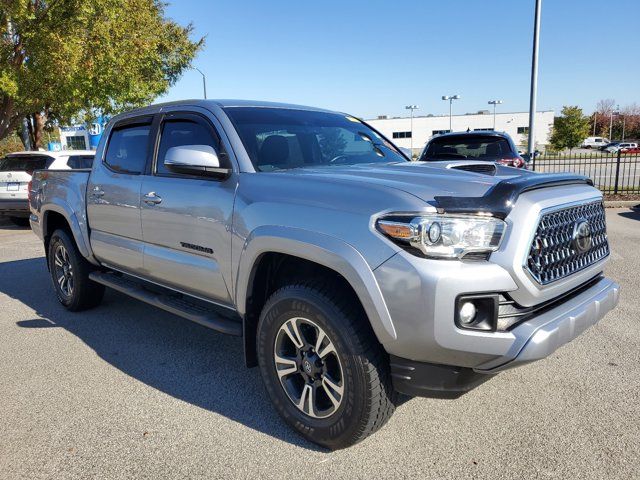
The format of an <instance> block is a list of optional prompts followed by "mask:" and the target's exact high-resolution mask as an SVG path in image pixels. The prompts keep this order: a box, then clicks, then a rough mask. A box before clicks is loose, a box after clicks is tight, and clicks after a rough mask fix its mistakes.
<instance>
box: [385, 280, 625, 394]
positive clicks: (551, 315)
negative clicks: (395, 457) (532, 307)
mask: <svg viewBox="0 0 640 480" xmlns="http://www.w3.org/2000/svg"><path fill="white" fill-rule="evenodd" d="M618 297H619V286H618V284H616V283H615V282H613V281H612V280H609V279H606V278H602V279H601V280H600V281H598V282H597V283H595V284H594V285H593V286H592V287H590V288H588V289H586V290H585V291H583V292H581V293H580V294H578V295H575V296H573V297H572V298H570V299H569V300H567V301H566V302H563V303H561V304H559V305H558V306H555V307H552V308H550V309H548V310H547V311H545V312H544V313H542V314H540V315H538V316H535V317H534V318H531V319H530V320H527V321H524V322H523V323H521V324H519V325H518V326H517V327H515V328H514V329H513V330H512V331H511V332H510V333H512V334H513V342H512V344H511V347H510V348H509V349H508V350H507V351H506V352H505V353H504V354H503V355H501V356H499V357H496V358H494V359H492V360H490V361H487V362H485V363H483V364H481V365H479V366H478V367H477V368H468V367H459V366H455V365H441V364H433V363H426V362H416V361H413V360H409V359H406V358H401V357H397V356H395V355H391V362H390V364H391V376H392V380H393V385H394V388H395V389H396V390H397V391H399V392H401V393H404V394H407V395H411V396H426V397H438V398H457V397H459V396H461V395H462V394H464V393H466V392H468V391H469V390H471V389H473V388H475V387H477V386H478V385H480V384H481V383H484V382H485V381H486V380H488V379H490V378H491V377H492V375H493V374H495V373H498V372H500V371H502V370H506V369H509V368H513V367H517V366H520V365H524V364H526V363H530V362H534V361H536V360H540V359H542V358H545V357H547V356H549V355H551V354H552V353H553V352H555V351H556V350H557V349H558V348H560V347H561V346H562V345H564V344H565V343H568V342H570V341H571V340H573V339H574V338H576V337H577V336H578V335H580V334H581V333H582V332H584V331H585V330H586V329H587V328H589V327H590V326H592V325H594V324H595V323H597V322H598V321H599V320H600V319H601V318H603V317H604V316H605V315H606V314H607V312H609V311H610V310H612V309H613V308H614V307H615V306H616V305H617V303H618ZM479 341H480V340H479Z"/></svg>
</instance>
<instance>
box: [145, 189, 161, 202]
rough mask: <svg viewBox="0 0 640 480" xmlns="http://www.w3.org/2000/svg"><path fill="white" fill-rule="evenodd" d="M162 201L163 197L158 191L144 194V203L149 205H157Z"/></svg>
mask: <svg viewBox="0 0 640 480" xmlns="http://www.w3.org/2000/svg"><path fill="white" fill-rule="evenodd" d="M160 202H162V197H161V196H160V195H158V194H157V193H156V192H149V193H147V194H146V195H145V196H144V203H146V204H147V205H157V204H159V203H160Z"/></svg>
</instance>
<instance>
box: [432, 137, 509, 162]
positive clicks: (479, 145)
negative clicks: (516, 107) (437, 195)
mask: <svg viewBox="0 0 640 480" xmlns="http://www.w3.org/2000/svg"><path fill="white" fill-rule="evenodd" d="M516 156H517V155H516V153H515V152H514V151H513V150H512V148H511V145H510V144H509V141H508V140H507V139H506V138H504V137H500V136H493V135H447V136H444V137H440V138H434V139H433V140H431V141H430V142H429V146H428V147H427V149H426V150H425V152H424V154H423V155H422V158H421V159H420V160H423V161H425V160H427V161H428V160H465V159H469V160H490V161H493V160H496V159H503V158H515V157H516Z"/></svg>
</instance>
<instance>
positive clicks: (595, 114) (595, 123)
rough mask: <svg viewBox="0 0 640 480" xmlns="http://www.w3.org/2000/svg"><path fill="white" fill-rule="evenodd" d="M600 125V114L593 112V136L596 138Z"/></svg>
mask: <svg viewBox="0 0 640 480" xmlns="http://www.w3.org/2000/svg"><path fill="white" fill-rule="evenodd" d="M597 124H598V112H593V136H594V137H595V136H596V125H597Z"/></svg>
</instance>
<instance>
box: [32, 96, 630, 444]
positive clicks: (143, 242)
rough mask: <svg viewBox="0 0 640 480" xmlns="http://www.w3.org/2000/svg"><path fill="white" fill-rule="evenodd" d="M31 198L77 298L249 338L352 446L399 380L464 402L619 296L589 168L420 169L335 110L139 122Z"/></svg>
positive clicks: (306, 421) (224, 108) (389, 407)
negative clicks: (557, 171) (112, 295)
mask: <svg viewBox="0 0 640 480" xmlns="http://www.w3.org/2000/svg"><path fill="white" fill-rule="evenodd" d="M29 202H30V210H31V216H30V221H31V226H32V228H33V231H34V232H35V233H36V234H37V235H38V236H39V237H40V238H42V240H43V242H44V246H45V251H46V255H47V260H48V267H49V272H50V275H51V279H52V281H53V286H54V288H55V292H56V295H57V297H58V299H59V300H60V302H61V303H62V304H63V305H64V306H65V307H66V308H68V309H69V310H71V311H80V310H83V309H86V308H90V307H95V306H97V305H98V304H99V303H100V301H101V299H102V296H103V293H104V288H105V287H109V288H112V289H114V290H117V291H119V292H122V293H124V294H126V295H129V296H131V297H134V298H136V299H138V300H141V301H143V302H147V303H149V304H151V305H153V306H155V307H158V308H161V309H164V310H167V311H169V312H172V313H174V314H176V315H178V316H180V317H183V318H186V319H189V320H192V321H195V322H198V323H200V324H202V325H204V326H206V327H210V328H212V329H214V330H217V331H219V332H223V333H227V334H232V335H237V336H240V337H242V339H243V342H244V350H245V358H246V363H247V365H248V366H256V365H257V366H259V367H260V371H261V374H262V378H263V380H264V384H265V386H266V391H267V392H268V395H269V396H270V397H271V399H272V401H273V404H274V406H275V409H276V410H277V411H278V413H279V414H280V415H281V416H282V417H283V418H284V420H286V421H287V422H288V423H289V424H290V425H292V426H293V428H295V429H296V430H297V431H299V432H300V433H301V434H302V435H304V436H305V437H307V438H308V439H310V440H312V441H314V442H317V443H318V444H321V445H324V446H326V447H329V448H333V449H335V448H342V447H346V446H349V445H352V444H354V443H355V442H357V441H359V440H362V439H363V438H365V437H366V436H368V435H369V434H371V433H373V432H375V431H376V430H377V429H379V428H380V427H381V426H382V425H383V424H384V423H385V422H386V421H387V420H388V418H389V417H390V416H391V414H392V413H393V411H394V408H395V406H396V402H397V398H398V393H403V394H407V395H412V396H444V397H456V396H459V395H461V394H463V393H464V392H466V391H468V390H470V389H472V388H474V387H475V386H477V385H479V384H480V383H482V382H483V381H485V380H487V379H488V378H490V377H491V376H492V375H493V374H495V373H497V372H500V371H501V370H505V369H508V368H512V367H515V366H518V365H522V364H525V363H528V362H532V361H535V360H539V359H541V358H544V357H546V356H548V355H549V354H551V353H552V352H553V351H555V350H556V349H557V348H558V347H560V346H561V345H563V344H564V343H566V342H569V341H571V340H572V339H574V338H576V337H577V336H578V335H579V334H580V333H581V332H583V331H584V330H585V329H586V328H588V327H589V326H591V325H593V324H594V323H596V322H597V321H598V320H600V319H601V318H602V317H603V316H604V315H605V314H606V313H607V312H608V311H610V310H611V309H613V308H614V307H615V305H616V303H617V301H618V285H617V284H616V283H614V282H613V281H611V280H609V279H607V278H605V277H604V276H603V269H604V267H605V264H606V263H607V260H608V258H609V244H608V241H607V232H606V225H605V213H604V208H603V203H602V196H601V194H600V192H599V191H598V190H596V189H595V188H594V187H593V186H592V183H591V182H590V181H589V179H587V178H585V177H581V176H575V175H541V174H536V173H532V172H528V171H523V170H517V169H514V168H510V167H506V166H502V165H496V164H492V163H487V162H469V161H443V162H429V163H424V162H410V161H408V160H407V158H406V157H404V156H403V154H402V153H401V152H400V151H399V150H398V149H397V148H396V147H395V146H394V145H393V144H392V143H391V142H389V140H387V139H386V138H385V137H384V136H383V135H381V134H380V133H379V132H377V131H375V130H374V129H373V128H371V127H370V126H368V125H367V124H366V123H364V122H362V121H360V120H358V119H357V118H354V117H352V116H350V115H346V114H343V113H336V112H330V111H326V110H320V109H315V108H309V107H300V106H295V105H286V104H273V103H264V102H248V101H226V100H225V101H184V102H178V103H170V104H164V105H157V106H152V107H149V108H145V109H141V110H136V111H132V112H129V113H126V114H123V115H119V116H117V117H115V118H114V119H113V120H112V121H111V122H110V124H109V125H108V127H107V128H106V130H105V133H104V136H103V139H102V141H101V143H100V145H99V147H98V150H97V152H96V159H95V162H94V164H93V168H92V169H91V170H90V171H89V170H86V171H73V172H71V171H64V172H63V171H51V170H48V171H37V172H36V173H35V174H34V176H33V180H32V184H31V186H30V199H29ZM150 328H151V327H150ZM585 368H586V366H585Z"/></svg>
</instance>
